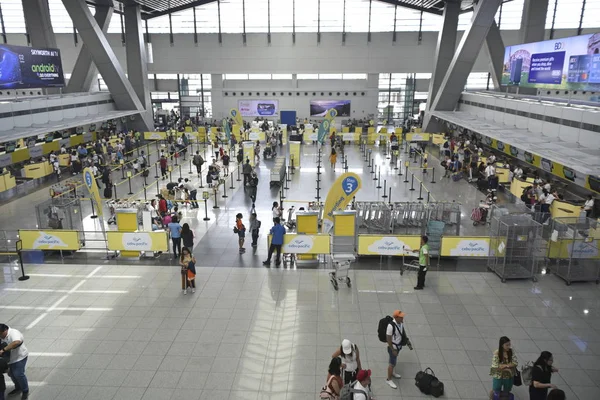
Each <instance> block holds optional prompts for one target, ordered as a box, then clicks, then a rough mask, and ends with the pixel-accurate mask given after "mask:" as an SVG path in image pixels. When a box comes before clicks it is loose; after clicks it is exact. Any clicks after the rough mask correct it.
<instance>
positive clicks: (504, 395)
mask: <svg viewBox="0 0 600 400" xmlns="http://www.w3.org/2000/svg"><path fill="white" fill-rule="evenodd" d="M492 399H493V400H515V395H514V394H512V393H510V392H494V396H493V398H492Z"/></svg>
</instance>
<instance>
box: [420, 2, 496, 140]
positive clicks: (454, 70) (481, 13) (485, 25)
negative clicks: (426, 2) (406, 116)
mask: <svg viewBox="0 0 600 400" xmlns="http://www.w3.org/2000/svg"><path fill="white" fill-rule="evenodd" d="M501 2H502V0H480V1H479V5H478V7H477V9H476V10H475V12H474V14H473V19H472V21H471V25H470V26H469V28H467V30H466V31H465V33H464V35H463V37H462V39H461V41H460V44H459V45H458V49H457V50H456V52H455V54H454V57H453V58H452V62H451V63H450V66H449V67H448V71H447V72H446V74H445V76H444V79H443V80H442V84H441V85H440V88H439V90H438V93H437V94H436V96H435V98H434V100H433V102H431V106H430V108H429V110H430V111H452V110H454V108H455V107H456V104H457V103H458V100H459V98H460V95H461V93H462V91H463V89H464V87H465V84H466V82H467V78H468V76H469V73H470V72H471V70H472V69H473V65H474V64H475V60H476V59H477V55H478V54H479V52H480V51H481V48H482V46H483V42H484V41H485V39H486V36H487V34H488V32H489V29H490V26H491V25H492V21H494V16H495V14H496V11H498V7H499V6H500V3H501ZM430 119H431V115H430V113H426V114H425V121H424V123H423V126H424V128H425V131H426V132H427V130H428V129H429V127H428V123H429V121H430Z"/></svg>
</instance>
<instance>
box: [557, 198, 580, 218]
mask: <svg viewBox="0 0 600 400" xmlns="http://www.w3.org/2000/svg"><path fill="white" fill-rule="evenodd" d="M580 214H581V205H577V204H571V203H569V202H566V201H563V200H558V199H556V200H554V201H553V202H552V205H551V206H550V215H552V218H565V217H570V218H579V215H580Z"/></svg>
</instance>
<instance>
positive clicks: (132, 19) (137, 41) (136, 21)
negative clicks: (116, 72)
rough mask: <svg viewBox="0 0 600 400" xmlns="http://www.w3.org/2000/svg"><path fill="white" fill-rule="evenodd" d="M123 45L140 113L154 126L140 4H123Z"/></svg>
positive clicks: (128, 74) (148, 123)
mask: <svg viewBox="0 0 600 400" xmlns="http://www.w3.org/2000/svg"><path fill="white" fill-rule="evenodd" d="M125 45H126V48H127V76H128V77H129V82H130V83H131V86H132V87H133V90H134V91H135V93H136V95H137V97H138V99H139V101H140V103H142V107H143V108H144V110H145V112H144V113H141V114H140V115H141V116H142V118H143V119H144V120H145V121H146V124H147V126H148V127H153V126H154V120H153V118H152V103H151V100H150V89H149V87H150V86H149V82H148V56H147V54H146V44H145V42H144V32H143V28H142V12H141V6H140V5H139V4H137V3H133V2H131V3H126V4H125Z"/></svg>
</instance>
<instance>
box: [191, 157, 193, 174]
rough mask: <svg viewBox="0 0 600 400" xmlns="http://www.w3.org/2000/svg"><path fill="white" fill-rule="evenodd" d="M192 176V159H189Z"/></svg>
mask: <svg viewBox="0 0 600 400" xmlns="http://www.w3.org/2000/svg"><path fill="white" fill-rule="evenodd" d="M192 174H193V172H192V158H191V157H190V175H192Z"/></svg>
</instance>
